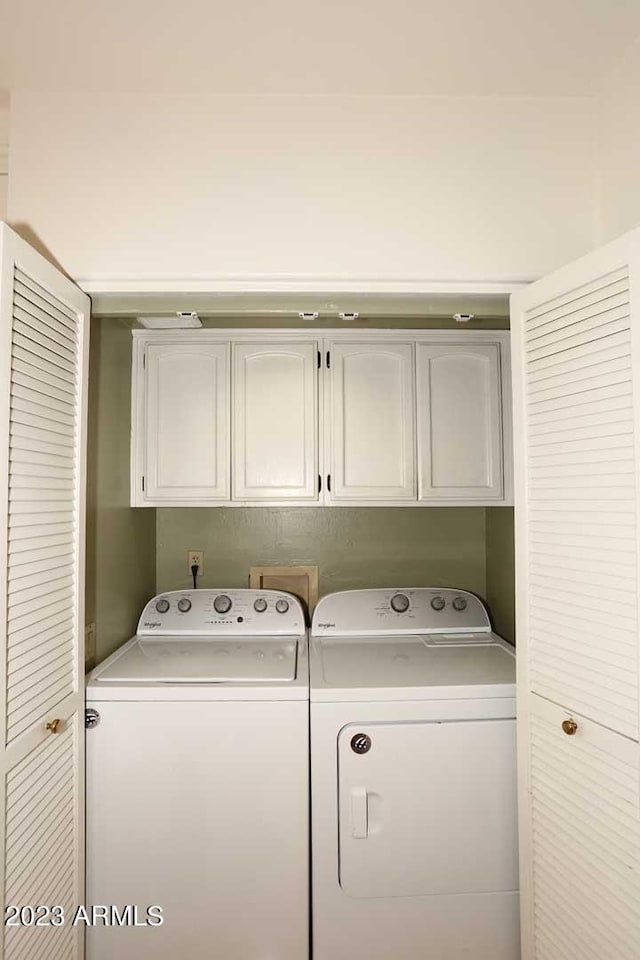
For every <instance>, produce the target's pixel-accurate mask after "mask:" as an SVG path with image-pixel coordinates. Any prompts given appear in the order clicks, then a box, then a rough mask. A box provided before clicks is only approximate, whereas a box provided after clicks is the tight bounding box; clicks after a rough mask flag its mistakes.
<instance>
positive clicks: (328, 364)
mask: <svg viewBox="0 0 640 960" xmlns="http://www.w3.org/2000/svg"><path fill="white" fill-rule="evenodd" d="M330 369H331V351H330V350H327V370H330Z"/></svg>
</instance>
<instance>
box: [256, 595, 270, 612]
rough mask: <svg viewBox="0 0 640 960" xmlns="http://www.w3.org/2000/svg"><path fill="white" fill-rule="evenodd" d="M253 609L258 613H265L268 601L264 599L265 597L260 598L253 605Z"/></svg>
mask: <svg viewBox="0 0 640 960" xmlns="http://www.w3.org/2000/svg"><path fill="white" fill-rule="evenodd" d="M253 609H254V610H255V612H256V613H264V612H265V610H266V609H267V601H266V600H265V599H264V597H258V599H257V600H256V602H255V603H254V605H253Z"/></svg>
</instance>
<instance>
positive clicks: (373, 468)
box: [329, 340, 416, 501]
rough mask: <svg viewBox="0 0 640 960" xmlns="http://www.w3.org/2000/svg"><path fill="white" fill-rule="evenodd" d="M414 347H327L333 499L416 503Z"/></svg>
mask: <svg viewBox="0 0 640 960" xmlns="http://www.w3.org/2000/svg"><path fill="white" fill-rule="evenodd" d="M413 351H414V347H413V344H412V343H397V342H396V343H380V342H378V343H376V342H363V341H361V340H358V341H353V342H337V343H333V344H332V345H331V347H330V373H331V388H330V393H331V395H330V410H331V414H330V417H331V441H330V463H331V467H330V471H329V472H330V474H331V491H330V493H331V499H332V500H336V501H338V500H342V501H344V500H415V498H416V469H415V413H414V411H415V396H414V354H413Z"/></svg>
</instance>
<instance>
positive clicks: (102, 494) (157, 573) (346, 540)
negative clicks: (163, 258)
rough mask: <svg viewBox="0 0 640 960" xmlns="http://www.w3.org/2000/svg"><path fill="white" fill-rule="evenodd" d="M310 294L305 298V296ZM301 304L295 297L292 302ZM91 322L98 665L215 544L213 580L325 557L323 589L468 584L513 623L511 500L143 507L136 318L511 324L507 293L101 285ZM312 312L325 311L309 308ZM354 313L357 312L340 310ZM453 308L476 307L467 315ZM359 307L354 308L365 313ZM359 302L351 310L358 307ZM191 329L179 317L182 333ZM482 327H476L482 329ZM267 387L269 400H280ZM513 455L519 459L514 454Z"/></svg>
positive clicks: (418, 327)
mask: <svg viewBox="0 0 640 960" xmlns="http://www.w3.org/2000/svg"><path fill="white" fill-rule="evenodd" d="M303 301H304V302H303ZM293 303H294V304H295V305H294V306H292V304H293ZM93 306H94V315H93V317H92V325H91V351H90V368H89V443H88V471H87V487H88V489H87V581H86V582H87V587H86V590H87V594H86V624H87V627H88V628H91V627H93V630H91V629H88V631H87V655H88V657H87V661H88V662H87V667H88V668H89V667H91V666H93V665H95V664H96V663H99V662H100V661H102V660H103V659H104V658H105V657H106V656H108V655H109V654H110V653H112V652H113V651H114V650H115V649H116V648H117V647H119V646H120V645H121V644H122V643H124V642H125V641H126V640H127V639H128V638H129V637H130V636H132V634H133V633H135V628H136V623H137V619H138V616H139V613H140V610H141V609H142V608H143V606H144V605H145V603H146V602H147V600H148V599H149V597H151V596H153V595H155V594H157V593H159V592H162V591H166V590H179V589H185V588H188V587H189V586H190V585H191V584H192V581H191V574H190V571H189V567H188V562H187V560H188V551H190V550H200V551H203V552H204V564H203V570H202V575H201V576H200V577H199V578H198V585H199V586H202V587H229V588H232V587H233V588H238V587H246V586H247V584H248V577H249V569H250V567H252V566H269V565H312V566H317V568H318V573H319V596H323V595H325V594H327V593H330V592H333V591H338V590H348V589H358V588H366V587H381V586H399V587H400V586H416V587H419V586H441V587H458V588H460V589H463V590H469V591H471V592H473V593H475V594H477V595H478V596H480V597H481V598H482V599H483V600H485V601H486V603H487V605H488V607H489V610H490V611H491V615H492V617H493V621H494V627H495V629H496V631H497V632H498V633H499V634H501V635H502V636H503V637H505V638H506V639H508V640H509V641H511V642H514V641H515V636H514V556H513V507H512V506H511V505H508V504H507V505H503V504H502V503H501V504H500V505H495V506H493V505H490V504H487V503H485V504H481V505H477V506H476V505H465V506H455V505H446V506H445V505H431V504H429V505H426V504H425V505H423V504H420V505H412V506H395V505H393V506H392V505H376V506H370V505H366V504H364V505H357V506H356V505H352V504H350V505H348V506H337V505H332V506H317V505H309V506H307V505H304V504H296V505H292V504H288V505H282V506H279V505H274V504H270V505H268V506H260V505H252V506H235V505H233V506H232V505H228V506H158V507H153V506H151V507H145V508H139V507H132V506H131V505H130V504H131V489H130V466H131V443H130V438H131V410H132V397H131V384H132V344H133V339H134V338H133V336H132V331H134V330H139V329H141V327H140V324H139V322H138V319H137V318H138V317H139V316H140V315H143V314H147V315H150V314H154V315H157V314H163V315H166V316H170V315H171V314H172V313H173V314H174V315H175V311H176V310H178V309H185V307H186V308H188V309H189V310H195V311H197V312H198V314H199V316H200V318H201V320H202V327H203V330H205V331H215V330H225V331H237V332H238V335H244V332H245V331H247V330H252V331H256V336H259V338H260V339H261V340H262V339H267V340H268V338H269V331H274V330H280V331H291V333H292V334H295V333H296V332H300V335H301V337H302V336H303V335H304V336H307V335H308V332H309V328H310V327H313V329H314V330H321V331H322V332H323V333H324V332H325V331H326V333H325V336H327V337H331V336H332V333H333V332H336V334H337V335H338V334H341V333H343V332H344V331H353V334H354V337H358V338H362V337H363V334H364V333H365V332H366V331H371V332H372V335H375V336H378V335H380V332H381V331H385V330H387V331H396V330H397V331H412V332H415V333H419V332H420V331H433V332H434V333H436V332H448V331H451V333H452V335H453V336H455V337H456V338H458V341H462V342H464V341H463V338H464V336H465V334H466V333H467V332H468V333H471V334H472V332H473V331H485V332H486V331H489V332H490V331H501V332H502V335H504V331H508V328H509V320H508V300H507V298H506V297H500V296H491V297H489V296H486V297H476V298H470V297H469V296H465V297H463V298H461V297H453V296H446V297H445V296H440V297H430V298H426V297H423V298H421V299H420V300H418V299H417V298H415V297H413V298H408V297H399V296H396V297H387V298H384V297H380V296H377V297H376V298H372V297H370V298H369V299H367V298H364V300H363V298H362V297H360V298H357V297H355V296H350V297H348V298H347V297H344V296H342V297H341V298H340V300H339V302H338V301H337V298H336V301H332V302H331V303H329V302H328V301H327V300H326V298H323V299H322V300H321V301H320V300H319V298H317V297H315V298H310V297H309V296H308V295H305V297H301V296H295V297H294V295H292V294H290V295H287V296H286V297H285V296H284V295H278V296H276V295H270V296H267V295H260V296H258V295H253V296H244V297H242V298H239V297H235V298H232V297H221V296H217V297H216V298H215V302H214V299H213V298H211V297H209V298H208V299H207V298H206V297H204V296H203V297H200V298H198V297H195V296H190V297H188V298H185V297H184V296H182V297H177V296H176V297H168V296H160V295H158V296H154V297H151V296H149V295H147V296H145V297H142V296H140V297H138V298H137V299H135V300H134V299H133V298H132V297H131V296H129V297H127V298H114V297H97V298H95V299H94V305H93ZM299 312H305V313H308V314H311V315H313V314H317V315H318V316H317V319H316V318H314V317H313V316H311V317H310V318H309V319H307V318H306V317H305V319H304V320H301V319H300V317H299V315H298V314H299ZM339 313H342V314H344V315H345V316H343V317H340V316H339V315H338V314H339ZM454 313H469V314H473V315H474V318H473V319H472V320H469V321H467V322H466V323H460V322H456V321H455V320H454V319H453V314H454ZM354 314H356V315H357V316H356V317H354V316H353V315H354ZM350 315H351V316H350ZM189 333H191V331H187V330H184V331H181V330H173V331H172V340H174V341H179V340H180V338H181V336H183V335H185V334H189ZM472 335H473V334H472ZM268 399H269V398H268V397H265V403H268ZM509 467H510V464H509Z"/></svg>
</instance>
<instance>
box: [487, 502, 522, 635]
mask: <svg viewBox="0 0 640 960" xmlns="http://www.w3.org/2000/svg"><path fill="white" fill-rule="evenodd" d="M486 531H487V601H488V603H489V608H490V610H491V613H492V615H493V621H494V624H495V628H496V630H497V631H498V633H499V634H501V635H502V636H503V637H505V638H506V639H507V640H510V641H511V642H512V643H515V632H516V631H515V569H514V546H513V507H487V509H486Z"/></svg>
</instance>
